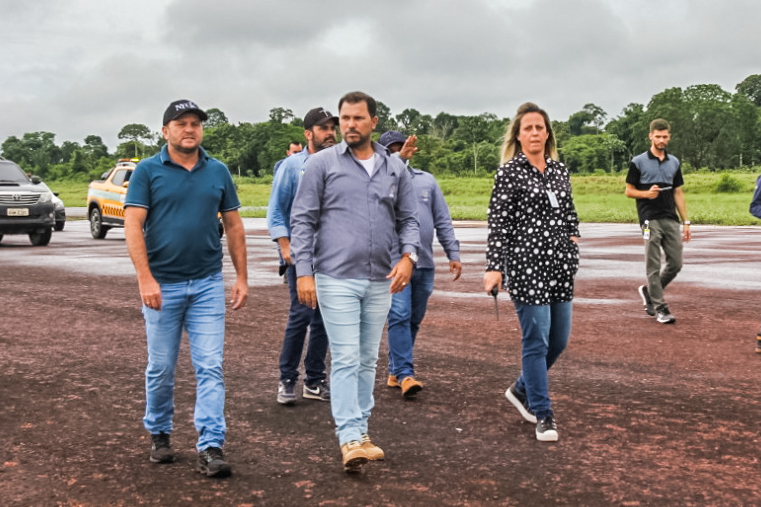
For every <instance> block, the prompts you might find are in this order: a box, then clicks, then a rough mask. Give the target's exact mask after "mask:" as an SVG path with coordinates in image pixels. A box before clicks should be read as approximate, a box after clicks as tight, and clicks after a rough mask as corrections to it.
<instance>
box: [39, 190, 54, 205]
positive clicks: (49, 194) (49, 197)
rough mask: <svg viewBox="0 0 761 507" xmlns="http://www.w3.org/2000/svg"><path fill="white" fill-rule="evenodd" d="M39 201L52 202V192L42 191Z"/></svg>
mask: <svg viewBox="0 0 761 507" xmlns="http://www.w3.org/2000/svg"><path fill="white" fill-rule="evenodd" d="M38 202H40V203H46V202H53V192H42V193H41V194H40V200H39V201H38Z"/></svg>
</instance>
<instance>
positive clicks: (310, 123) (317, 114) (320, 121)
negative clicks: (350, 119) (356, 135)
mask: <svg viewBox="0 0 761 507" xmlns="http://www.w3.org/2000/svg"><path fill="white" fill-rule="evenodd" d="M329 121H332V122H334V123H335V124H336V125H338V117H336V116H333V115H332V114H331V113H330V111H326V110H325V108H324V107H315V108H314V109H311V110H310V111H309V112H308V113H307V115H306V116H304V130H309V129H311V128H312V127H314V126H315V125H324V124H326V123H327V122H329Z"/></svg>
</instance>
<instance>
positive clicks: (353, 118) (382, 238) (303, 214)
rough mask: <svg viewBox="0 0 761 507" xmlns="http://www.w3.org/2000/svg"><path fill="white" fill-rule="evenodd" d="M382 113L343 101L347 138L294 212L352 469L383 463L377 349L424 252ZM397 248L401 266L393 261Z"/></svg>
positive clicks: (299, 272) (408, 186)
mask: <svg viewBox="0 0 761 507" xmlns="http://www.w3.org/2000/svg"><path fill="white" fill-rule="evenodd" d="M376 107H377V106H376V102H375V100H374V99H373V98H372V97H370V96H369V95H367V94H365V93H361V92H352V93H348V94H346V95H344V96H343V98H341V100H340V101H339V103H338V110H339V114H338V118H339V124H340V127H341V137H343V141H342V142H341V144H338V145H335V146H333V147H330V148H327V149H324V150H322V151H320V152H318V153H315V154H314V155H311V156H310V157H309V158H308V159H307V161H306V163H305V164H304V175H303V176H302V179H301V182H300V183H299V188H298V190H297V191H296V199H295V200H294V201H293V208H292V210H291V256H292V258H293V259H294V264H295V265H296V276H297V280H296V284H297V287H298V294H299V301H300V302H301V303H302V304H305V305H307V306H310V307H312V308H316V307H317V301H318V299H319V303H320V311H321V312H322V320H323V323H324V325H325V330H326V331H327V333H328V343H329V346H330V359H331V367H330V408H331V411H332V413H333V419H334V421H335V423H336V435H337V436H338V443H339V445H340V446H341V454H342V457H343V465H344V469H345V470H346V471H347V472H355V471H358V470H359V468H360V467H361V466H362V464H364V463H366V462H367V461H368V460H381V459H383V458H384V453H383V450H381V448H380V447H378V446H376V445H375V444H373V443H372V441H371V440H370V437H369V436H368V419H369V418H370V412H371V411H372V408H373V405H374V399H373V387H374V385H375V370H376V366H377V362H378V349H379V346H380V341H381V335H382V334H383V325H384V324H385V322H386V316H387V315H388V309H389V307H390V305H391V294H393V293H397V292H400V291H401V290H402V289H404V287H405V286H406V285H407V284H408V283H409V281H410V276H411V275H412V267H413V265H414V263H415V262H416V261H417V251H418V248H419V247H420V234H419V226H418V219H417V203H416V202H415V192H414V188H413V187H412V182H411V181H410V177H409V175H408V174H407V169H406V168H405V166H404V163H403V162H402V161H401V159H399V158H398V157H392V156H391V155H390V154H389V153H388V151H386V149H385V148H383V147H382V146H380V145H378V144H376V143H374V142H372V140H371V134H372V132H373V130H374V129H375V126H376V125H377V124H378V117H377V116H376ZM397 233H398V236H397ZM397 238H398V239H397ZM396 251H400V252H401V259H400V260H399V262H397V263H396V264H392V260H391V256H392V254H393V253H394V252H396Z"/></svg>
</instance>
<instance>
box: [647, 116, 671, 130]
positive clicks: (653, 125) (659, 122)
mask: <svg viewBox="0 0 761 507" xmlns="http://www.w3.org/2000/svg"><path fill="white" fill-rule="evenodd" d="M656 130H668V131H669V132H671V125H669V122H667V121H666V120H664V119H663V118H656V119H655V120H653V121H651V122H650V132H651V133H652V132H655V131H656Z"/></svg>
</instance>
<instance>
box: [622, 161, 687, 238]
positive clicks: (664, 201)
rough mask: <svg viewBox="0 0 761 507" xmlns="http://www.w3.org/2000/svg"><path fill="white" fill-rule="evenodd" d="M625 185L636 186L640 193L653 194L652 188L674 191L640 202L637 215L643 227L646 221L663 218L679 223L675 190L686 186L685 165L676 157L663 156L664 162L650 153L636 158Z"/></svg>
mask: <svg viewBox="0 0 761 507" xmlns="http://www.w3.org/2000/svg"><path fill="white" fill-rule="evenodd" d="M626 183H629V184H630V185H633V186H634V188H636V189H637V190H650V187H652V186H653V185H658V186H659V187H661V188H665V187H672V188H671V189H669V190H662V191H661V192H658V197H656V198H655V199H637V215H639V221H640V224H644V223H645V220H657V219H663V218H667V219H670V220H675V221H677V222H678V221H679V216H678V215H677V213H676V202H675V201H674V189H675V188H677V187H681V186H682V185H684V179H683V178H682V164H681V163H680V162H679V159H678V158H676V157H675V156H674V155H669V154H668V153H664V157H663V160H660V159H659V158H658V157H656V156H655V155H654V154H653V152H652V151H650V150H647V151H646V152H645V153H641V154H639V155H637V156H636V157H634V158H633V159H632V161H631V164H629V172H628V173H627V174H626Z"/></svg>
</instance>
